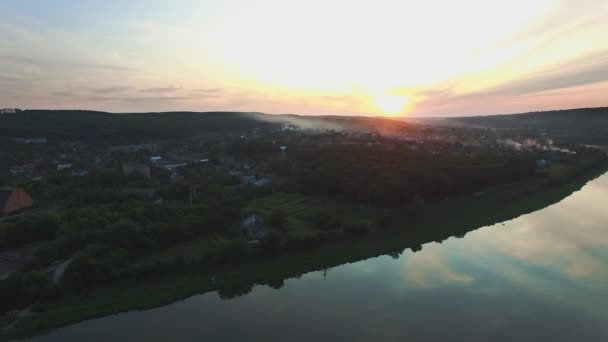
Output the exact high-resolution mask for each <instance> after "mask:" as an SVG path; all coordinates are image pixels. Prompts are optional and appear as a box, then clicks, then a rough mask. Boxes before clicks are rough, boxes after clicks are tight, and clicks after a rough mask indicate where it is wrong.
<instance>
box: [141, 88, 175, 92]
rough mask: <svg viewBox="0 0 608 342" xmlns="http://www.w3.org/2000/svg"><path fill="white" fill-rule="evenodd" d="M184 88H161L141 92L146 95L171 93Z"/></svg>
mask: <svg viewBox="0 0 608 342" xmlns="http://www.w3.org/2000/svg"><path fill="white" fill-rule="evenodd" d="M181 89H182V87H160V88H146V89H141V90H140V91H142V92H144V93H170V92H174V91H178V90H181Z"/></svg>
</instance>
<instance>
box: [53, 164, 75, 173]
mask: <svg viewBox="0 0 608 342" xmlns="http://www.w3.org/2000/svg"><path fill="white" fill-rule="evenodd" d="M71 167H72V164H70V163H66V164H57V171H59V172H61V171H63V170H67V169H69V168H71Z"/></svg>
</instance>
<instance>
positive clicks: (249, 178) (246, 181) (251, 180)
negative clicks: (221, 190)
mask: <svg viewBox="0 0 608 342" xmlns="http://www.w3.org/2000/svg"><path fill="white" fill-rule="evenodd" d="M241 182H242V183H243V184H245V185H253V184H254V183H255V182H256V178H255V176H243V177H241Z"/></svg>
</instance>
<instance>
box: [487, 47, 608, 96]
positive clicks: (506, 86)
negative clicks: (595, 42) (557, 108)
mask: <svg viewBox="0 0 608 342" xmlns="http://www.w3.org/2000/svg"><path fill="white" fill-rule="evenodd" d="M603 81H608V50H604V51H601V52H599V53H595V54H592V55H588V56H584V57H579V58H577V59H574V60H571V61H568V62H567V63H564V64H560V65H558V66H556V67H552V68H548V69H545V70H543V71H540V72H537V73H533V74H530V75H528V76H526V77H524V78H520V79H517V80H513V81H509V82H506V83H503V84H501V85H498V86H496V87H494V88H490V89H489V90H487V91H484V92H480V93H477V94H475V95H476V96H488V95H489V96H508V95H525V94H531V93H536V92H541V91H547V90H555V89H561V88H569V87H574V86H579V85H585V84H592V83H598V82H603Z"/></svg>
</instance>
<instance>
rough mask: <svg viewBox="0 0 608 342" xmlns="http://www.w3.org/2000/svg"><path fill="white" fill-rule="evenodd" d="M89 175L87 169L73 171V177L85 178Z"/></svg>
mask: <svg viewBox="0 0 608 342" xmlns="http://www.w3.org/2000/svg"><path fill="white" fill-rule="evenodd" d="M88 174H89V171H87V170H86V169H78V168H77V169H73V170H72V176H77V177H84V176H87V175H88Z"/></svg>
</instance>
